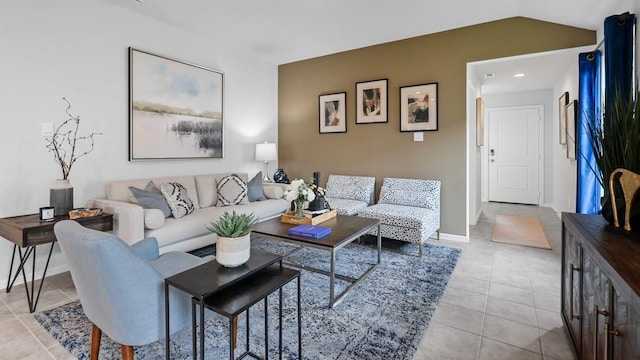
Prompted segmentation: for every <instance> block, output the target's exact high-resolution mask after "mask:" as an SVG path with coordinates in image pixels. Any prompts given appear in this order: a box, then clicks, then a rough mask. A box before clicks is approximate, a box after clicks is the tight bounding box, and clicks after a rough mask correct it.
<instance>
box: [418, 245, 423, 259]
mask: <svg viewBox="0 0 640 360" xmlns="http://www.w3.org/2000/svg"><path fill="white" fill-rule="evenodd" d="M418 253H419V256H420V257H422V242H421V243H420V250H419V251H418Z"/></svg>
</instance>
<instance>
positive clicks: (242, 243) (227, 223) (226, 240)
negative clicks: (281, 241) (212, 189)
mask: <svg viewBox="0 0 640 360" xmlns="http://www.w3.org/2000/svg"><path fill="white" fill-rule="evenodd" d="M257 222H258V218H257V217H256V216H255V215H254V214H253V213H251V214H239V213H236V212H235V210H234V211H233V213H231V214H229V212H228V211H225V212H224V214H222V216H221V217H220V218H219V219H218V220H216V221H214V222H212V223H211V224H210V226H207V230H209V231H211V232H213V233H216V234H217V235H218V240H217V241H216V261H218V263H219V264H220V265H223V266H226V267H236V266H240V265H242V264H244V263H246V262H247V261H248V260H249V256H250V255H251V252H250V248H251V241H250V236H251V229H253V225H255V224H256V223H257Z"/></svg>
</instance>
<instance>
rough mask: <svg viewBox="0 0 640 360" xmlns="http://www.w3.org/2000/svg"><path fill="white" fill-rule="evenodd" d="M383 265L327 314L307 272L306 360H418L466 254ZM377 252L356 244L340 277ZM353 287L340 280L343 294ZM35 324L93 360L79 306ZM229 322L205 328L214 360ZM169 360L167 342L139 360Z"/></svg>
mask: <svg viewBox="0 0 640 360" xmlns="http://www.w3.org/2000/svg"><path fill="white" fill-rule="evenodd" d="M383 245H384V246H383V253H382V264H381V265H380V266H378V267H377V268H376V269H375V270H374V271H373V272H372V273H371V274H369V276H368V277H367V278H366V279H365V280H363V281H362V282H361V283H360V284H359V285H358V286H356V287H355V288H354V289H353V290H352V291H351V292H350V293H349V294H348V295H347V296H346V297H345V298H344V300H343V301H342V302H341V303H340V304H338V305H337V306H336V307H335V308H333V309H329V308H328V301H329V296H328V294H329V278H328V277H327V276H324V275H321V274H317V273H313V272H310V271H304V270H303V271H302V276H301V281H302V357H303V359H412V358H413V355H414V353H415V351H416V348H417V347H418V344H419V343H420V340H421V338H422V335H423V333H424V331H425V330H426V328H427V326H428V324H429V320H430V319H431V316H432V315H433V312H434V310H435V309H436V306H437V304H438V301H439V299H440V297H441V296H442V293H443V291H444V289H445V287H446V285H447V282H448V280H449V277H450V276H451V272H452V271H453V269H454V268H455V266H456V263H457V261H458V257H459V256H460V252H461V251H460V250H459V249H453V248H449V247H444V246H434V245H425V248H424V254H423V257H422V258H419V257H417V256H416V255H417V246H415V245H410V244H406V243H403V244H397V243H391V244H389V243H387V240H386V239H385V242H384V244H383ZM252 246H253V247H256V248H260V249H263V250H267V251H270V252H273V253H280V254H284V253H286V252H288V251H290V250H291V248H292V246H291V245H288V244H285V243H281V242H277V241H273V240H267V239H264V238H259V237H255V238H252ZM194 253H196V254H197V255H199V256H203V255H209V254H212V253H215V247H214V246H211V247H207V248H203V249H200V250H196V251H195V252H194ZM290 259H291V260H293V261H295V262H300V263H303V264H307V265H311V266H313V267H317V268H324V269H326V270H327V271H328V269H329V262H330V255H329V253H328V252H326V251H321V250H316V249H304V250H302V251H298V252H297V253H295V254H294V255H292V257H291V258H290ZM375 259H376V251H375V248H374V246H373V242H372V241H371V240H369V241H366V242H365V244H364V245H358V244H351V245H348V246H346V247H345V248H343V249H341V250H339V251H338V253H337V265H336V268H337V273H339V274H344V275H349V276H354V277H355V276H358V275H360V274H361V273H363V272H364V271H366V269H367V268H368V267H369V266H370V265H371V264H373V263H375ZM346 286H348V283H346V282H344V281H339V280H337V282H336V294H337V293H339V292H340V291H341V290H342V289H344V288H345V287H346ZM295 300H296V284H295V281H294V282H293V283H290V284H287V285H286V286H285V287H284V301H283V337H284V340H283V353H284V356H283V358H285V359H298V355H297V351H298V338H297V320H296V319H297V318H296V301H295ZM268 305H269V324H268V325H269V356H270V357H276V356H277V355H278V353H277V347H278V346H277V344H278V328H279V327H278V321H277V313H278V311H277V305H278V297H277V292H276V293H274V294H272V295H270V297H269V298H268ZM263 309H264V303H263V302H260V303H258V304H256V305H254V306H253V307H252V308H251V309H250V348H251V350H252V351H253V352H255V353H257V354H259V355H261V356H263V355H264V347H265V346H264V345H265V343H264V315H263V311H264V310H263ZM35 318H36V319H37V320H38V321H39V322H40V324H42V326H44V327H45V328H46V329H47V330H48V331H49V332H50V333H51V334H52V335H53V337H54V338H55V339H56V340H58V341H59V342H60V343H61V344H62V345H63V346H64V347H65V348H66V349H67V350H69V351H70V352H71V353H72V354H73V355H74V356H76V357H77V358H78V359H89V352H90V342H91V324H90V322H89V320H88V319H87V318H86V317H85V316H84V313H83V311H82V306H81V305H80V302H79V301H74V302H71V303H68V304H65V305H62V306H60V307H57V308H54V309H51V310H47V311H43V312H41V313H39V314H36V315H35ZM245 321H246V320H245V317H244V314H243V315H241V316H240V317H239V319H238V326H239V328H238V347H237V349H236V353H235V355H236V356H239V355H240V354H241V353H242V352H243V350H244V348H245V342H244V341H245V335H244V334H245ZM228 324H229V323H228V320H227V319H226V318H224V317H222V316H218V315H213V316H211V317H210V318H208V319H207V320H206V322H205V328H206V339H205V344H206V346H205V347H206V349H205V355H206V358H207V359H225V358H229V350H228V349H229V348H228V334H229V328H228V326H229V325H228ZM171 349H172V350H171V353H172V358H174V359H190V358H192V352H191V329H190V328H188V329H184V330H182V331H180V332H179V333H177V334H174V335H172V337H171ZM120 356H121V353H120V346H119V345H117V344H115V343H114V342H113V341H111V340H110V339H109V338H108V337H107V336H105V335H104V334H103V338H102V344H101V349H100V359H102V360H107V359H120ZM160 358H164V340H162V341H159V342H156V343H153V344H149V345H145V346H140V347H136V348H135V359H137V360H141V359H160Z"/></svg>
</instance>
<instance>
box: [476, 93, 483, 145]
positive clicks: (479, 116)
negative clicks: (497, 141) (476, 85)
mask: <svg viewBox="0 0 640 360" xmlns="http://www.w3.org/2000/svg"><path fill="white" fill-rule="evenodd" d="M483 145H484V101H482V98H481V97H478V98H476V146H483Z"/></svg>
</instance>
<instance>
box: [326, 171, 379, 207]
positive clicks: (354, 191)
mask: <svg viewBox="0 0 640 360" xmlns="http://www.w3.org/2000/svg"><path fill="white" fill-rule="evenodd" d="M375 189H376V178H375V177H372V176H350V175H329V178H328V179H327V186H326V187H325V190H326V194H325V195H326V196H327V197H329V198H338V199H351V200H360V201H364V202H366V203H367V204H369V205H373V203H374V196H375Z"/></svg>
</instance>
